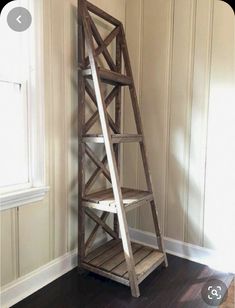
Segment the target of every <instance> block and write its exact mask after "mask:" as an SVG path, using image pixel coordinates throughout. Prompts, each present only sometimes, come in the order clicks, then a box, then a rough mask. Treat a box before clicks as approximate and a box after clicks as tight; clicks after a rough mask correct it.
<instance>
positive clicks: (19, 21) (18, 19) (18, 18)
mask: <svg viewBox="0 0 235 308" xmlns="http://www.w3.org/2000/svg"><path fill="white" fill-rule="evenodd" d="M20 18H21V15H20V16H18V17H17V18H16V20H17V21H18V23H19V24H21V23H22V21H21V20H20Z"/></svg>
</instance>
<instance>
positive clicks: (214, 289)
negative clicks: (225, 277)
mask: <svg viewBox="0 0 235 308" xmlns="http://www.w3.org/2000/svg"><path fill="white" fill-rule="evenodd" d="M201 295H202V298H203V300H204V302H205V303H206V304H208V305H209V306H216V307H218V306H220V305H221V304H222V303H223V302H224V301H225V300H226V298H227V296H228V289H227V287H226V285H225V283H224V282H223V281H221V280H218V279H211V280H209V281H207V282H206V283H205V284H204V286H203V288H202V291H201Z"/></svg>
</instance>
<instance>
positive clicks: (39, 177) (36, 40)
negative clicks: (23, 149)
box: [0, 1, 49, 211]
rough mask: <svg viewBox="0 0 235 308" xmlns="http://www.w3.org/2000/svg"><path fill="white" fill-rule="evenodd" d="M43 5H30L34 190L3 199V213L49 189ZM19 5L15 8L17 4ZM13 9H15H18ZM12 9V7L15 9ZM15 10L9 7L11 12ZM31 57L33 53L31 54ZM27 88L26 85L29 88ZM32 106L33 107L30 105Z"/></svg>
mask: <svg viewBox="0 0 235 308" xmlns="http://www.w3.org/2000/svg"><path fill="white" fill-rule="evenodd" d="M42 2H43V1H36V3H35V2H34V4H33V7H32V4H31V2H30V1H29V9H30V12H31V14H32V18H33V19H34V21H35V23H34V24H35V26H36V27H35V28H33V23H32V29H31V31H30V32H29V35H30V41H32V42H33V50H32V51H33V56H32V57H30V58H31V59H30V67H29V79H28V80H29V84H32V85H35V84H37V87H33V86H29V85H28V87H27V101H28V102H27V105H28V134H29V136H28V138H29V139H28V140H29V181H30V184H31V186H30V187H29V186H28V185H16V186H15V189H14V190H9V189H8V190H6V191H5V192H3V193H1V196H0V210H1V211H2V210H6V209H9V208H14V207H18V206H22V205H25V204H29V203H33V202H37V201H41V200H42V199H43V198H44V197H45V195H46V193H47V192H48V191H49V187H48V186H46V185H45V183H46V179H45V106H44V83H43V82H44V69H43V68H44V53H43V50H44V49H43V47H44V46H43V3H42ZM15 5H16V4H15ZM15 5H14V6H15ZM14 6H13V7H14ZM11 8H12V7H11V6H10V5H9V9H11ZM31 54H32V52H31ZM26 86H27V84H26ZM29 102H30V103H29Z"/></svg>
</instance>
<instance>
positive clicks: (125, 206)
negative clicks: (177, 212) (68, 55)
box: [78, 0, 167, 297]
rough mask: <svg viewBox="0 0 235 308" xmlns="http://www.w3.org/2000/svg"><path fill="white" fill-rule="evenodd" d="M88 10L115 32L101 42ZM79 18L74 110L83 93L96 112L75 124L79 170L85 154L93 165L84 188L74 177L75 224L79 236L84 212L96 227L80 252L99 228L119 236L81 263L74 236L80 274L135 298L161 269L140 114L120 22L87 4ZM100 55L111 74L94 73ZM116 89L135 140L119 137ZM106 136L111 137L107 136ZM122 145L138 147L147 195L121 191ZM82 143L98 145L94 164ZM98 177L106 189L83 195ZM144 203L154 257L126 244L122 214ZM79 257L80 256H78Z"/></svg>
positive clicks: (99, 70)
mask: <svg viewBox="0 0 235 308" xmlns="http://www.w3.org/2000/svg"><path fill="white" fill-rule="evenodd" d="M88 10H89V11H90V12H92V13H94V14H96V15H98V16H99V17H101V18H103V19H104V20H106V21H108V22H110V23H111V24H113V25H114V26H115V28H114V29H113V30H112V31H111V33H110V34H109V35H108V36H107V37H106V38H105V39H102V37H101V35H100V33H99V31H98V28H97V26H96V25H95V23H94V21H93V20H92V18H91V15H90V14H89V11H88ZM79 14H80V20H82V25H81V23H80V24H79V27H81V28H82V31H81V29H80V30H79V31H80V34H79V37H80V40H81V38H82V39H83V43H84V38H85V41H86V49H87V53H88V57H86V58H85V59H84V54H85V53H84V48H83V53H82V61H81V55H80V58H79V59H80V61H79V63H78V75H79V78H80V79H79V91H80V90H81V91H80V94H79V97H80V98H81V99H80V100H79V104H81V102H83V105H84V106H85V91H86V92H87V94H88V95H89V96H90V98H91V101H90V100H89V101H88V103H90V102H93V103H94V105H95V106H96V108H97V111H95V112H94V113H93V114H92V116H91V117H90V118H89V120H88V121H87V122H86V123H84V118H85V117H84V111H83V113H82V115H80V119H79V120H81V123H80V124H79V129H80V131H79V140H80V144H82V145H80V147H79V166H81V168H84V165H83V163H84V162H83V160H84V155H85V153H86V154H87V155H88V156H89V158H90V159H91V160H92V161H93V162H94V164H95V165H96V169H95V171H94V172H93V174H92V175H91V176H90V178H89V180H88V181H87V183H86V184H85V183H84V171H80V172H79V177H80V176H83V180H82V184H79V187H80V189H79V200H81V202H82V206H80V207H79V211H81V208H82V212H83V215H82V212H81V213H80V214H79V220H80V219H83V221H82V222H81V224H80V228H81V231H82V226H83V227H84V211H85V213H86V214H87V215H88V216H89V217H90V218H91V219H92V220H94V221H95V222H96V225H95V227H94V229H93V230H92V232H91V234H90V236H89V238H88V240H87V242H86V250H89V249H90V248H92V244H93V243H94V240H95V236H96V234H97V231H98V228H99V227H102V228H103V229H104V230H105V231H106V232H108V233H109V234H110V235H111V236H112V237H113V238H117V237H118V231H120V237H121V241H120V240H117V239H116V240H112V241H109V242H108V243H106V244H104V245H102V246H101V247H99V248H97V249H94V250H93V251H92V252H91V253H89V254H88V255H87V256H86V257H85V258H84V233H82V234H81V235H79V242H80V244H79V245H80V246H79V249H80V248H81V252H82V258H81V257H80V259H79V260H80V261H79V262H80V264H81V265H82V266H83V267H84V268H87V269H89V270H91V271H93V272H95V273H98V274H100V275H103V276H105V277H109V278H111V279H113V280H116V281H118V282H120V283H123V284H126V285H129V286H130V287H131V292H132V295H133V296H134V297H138V296H139V295H140V293H139V286H138V284H139V283H140V282H141V281H142V280H143V279H144V278H145V277H147V275H148V274H149V273H150V272H152V271H153V270H154V269H155V268H156V267H157V266H159V265H160V264H161V263H162V262H163V261H164V262H165V265H166V266H167V259H166V255H165V251H164V247H163V242H162V237H161V232H160V228H159V224H158V214H157V209H156V204H155V201H154V196H153V190H152V183H151V177H150V172H149V166H148V160H147V154H146V147H145V140H144V136H143V127H142V123H141V118H140V110H139V105H138V101H137V94H136V90H135V85H134V80H133V75H132V70H131V64H130V58H129V53H128V49H127V44H126V38H125V33H124V29H123V26H122V24H121V22H120V21H118V20H117V19H115V18H113V17H112V16H110V15H109V14H107V13H106V12H104V11H102V10H100V9H99V8H97V7H96V6H94V5H93V4H91V3H89V2H87V1H86V0H80V1H79ZM93 37H94V39H95V40H96V42H97V44H98V47H97V48H96V49H95V46H94V42H93ZM115 37H116V58H115V61H114V60H113V59H112V58H111V54H110V53H109V51H108V48H107V47H108V45H109V44H110V43H111V42H112V41H113V39H114V38H115ZM83 46H84V45H83ZM101 53H102V54H103V55H104V57H105V60H106V62H107V64H108V65H109V67H110V69H111V70H107V69H104V68H99V67H98V64H97V57H98V56H99V55H100V54H101ZM122 56H123V59H124V64H125V72H126V74H125V75H124V74H123V73H122ZM87 78H89V79H91V80H92V81H93V87H92V86H91V84H90V83H89V82H88V81H87ZM82 79H83V80H82ZM101 83H105V84H111V85H114V86H115V87H114V89H113V90H112V91H111V93H110V94H109V95H108V96H107V97H106V98H104V94H103V92H102V88H101ZM122 86H129V90H130V95H131V101H132V107H133V111H134V116H135V122H136V127H137V134H122V133H121V114H122V102H121V91H122V90H121V88H122ZM84 90H85V91H84ZM114 98H115V120H114V119H113V118H112V117H111V116H110V114H109V113H108V112H107V107H108V106H109V105H110V103H111V102H112V101H113V100H114ZM98 118H99V119H100V124H101V129H102V135H97V134H92V135H89V134H87V132H88V131H89V130H90V128H91V127H92V126H93V125H94V124H95V123H96V121H97V120H98ZM111 130H112V131H113V133H114V134H112V133H111ZM123 142H139V144H140V150H141V155H142V160H143V164H144V171H145V176H146V180H147V190H148V191H140V190H135V189H130V188H121V183H120V173H119V172H120V146H121V145H120V144H121V143H123ZM87 143H103V144H104V146H105V151H106V155H105V156H104V158H103V159H102V160H100V159H99V158H98V157H97V156H96V154H95V153H94V152H93V150H91V148H90V147H89V146H88V145H87ZM82 162H83V163H82ZM106 163H108V168H109V170H108V169H107V168H106V166H105V165H106ZM101 174H103V175H104V176H105V177H106V178H107V179H108V180H109V181H111V184H112V188H110V189H104V190H100V191H98V192H95V193H92V194H88V192H89V191H90V190H91V188H92V186H93V184H94V183H95V181H96V179H97V178H98V176H99V175H101ZM79 179H80V178H79ZM81 188H82V189H81ZM148 203H150V205H151V209H152V215H153V220H154V226H155V231H156V236H157V240H158V245H159V249H160V251H157V250H155V249H153V248H152V247H147V246H141V245H139V244H132V243H131V241H130V236H129V230H128V225H127V220H126V212H127V211H129V210H133V209H135V208H136V207H138V206H140V205H143V204H148ZM92 208H94V209H96V210H101V211H103V214H102V215H101V217H99V216H97V215H96V214H95V213H94V212H93V211H92V210H91V209H92ZM109 213H114V214H116V215H115V216H114V225H113V229H114V230H112V229H111V228H110V227H109V226H108V225H107V224H106V223H105V220H106V219H107V217H108V215H109ZM118 225H119V226H118ZM79 230H80V229H79ZM82 241H83V243H82ZM79 255H81V253H80V251H79Z"/></svg>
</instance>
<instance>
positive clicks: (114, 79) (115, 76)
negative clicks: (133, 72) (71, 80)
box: [83, 67, 132, 86]
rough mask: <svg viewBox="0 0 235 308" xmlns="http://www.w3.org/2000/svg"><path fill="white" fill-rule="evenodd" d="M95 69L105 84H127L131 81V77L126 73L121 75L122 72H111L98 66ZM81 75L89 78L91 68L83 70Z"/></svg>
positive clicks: (90, 76)
mask: <svg viewBox="0 0 235 308" xmlns="http://www.w3.org/2000/svg"><path fill="white" fill-rule="evenodd" d="M97 71H98V74H99V76H100V80H101V81H102V82H105V83H106V84H111V85H122V86H127V85H130V84H131V83H132V80H131V78H130V77H128V76H126V75H122V74H119V73H116V72H112V71H109V70H106V69H104V68H98V67H97ZM83 76H84V77H87V78H90V79H91V78H92V70H91V69H90V68H88V69H86V70H83Z"/></svg>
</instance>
